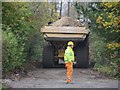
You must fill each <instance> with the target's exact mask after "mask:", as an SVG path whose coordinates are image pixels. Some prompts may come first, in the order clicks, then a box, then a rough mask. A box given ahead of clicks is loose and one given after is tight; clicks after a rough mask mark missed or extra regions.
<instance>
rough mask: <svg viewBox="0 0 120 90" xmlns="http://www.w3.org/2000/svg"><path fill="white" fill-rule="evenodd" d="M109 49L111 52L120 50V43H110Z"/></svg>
mask: <svg viewBox="0 0 120 90" xmlns="http://www.w3.org/2000/svg"><path fill="white" fill-rule="evenodd" d="M107 48H108V49H110V50H115V49H120V43H117V42H115V43H114V42H112V43H108V44H107Z"/></svg>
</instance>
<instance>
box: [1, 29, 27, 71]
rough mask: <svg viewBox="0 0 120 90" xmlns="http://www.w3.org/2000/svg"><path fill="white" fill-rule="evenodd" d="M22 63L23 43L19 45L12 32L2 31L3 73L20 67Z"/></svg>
mask: <svg viewBox="0 0 120 90" xmlns="http://www.w3.org/2000/svg"><path fill="white" fill-rule="evenodd" d="M24 61H25V53H24V43H22V44H19V42H18V39H17V38H16V37H15V35H14V34H13V33H12V32H6V31H3V63H2V64H3V72H8V71H10V70H13V69H15V68H17V67H19V66H21V65H22V64H23V62H24Z"/></svg>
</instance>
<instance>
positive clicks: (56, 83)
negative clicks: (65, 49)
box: [6, 68, 118, 88]
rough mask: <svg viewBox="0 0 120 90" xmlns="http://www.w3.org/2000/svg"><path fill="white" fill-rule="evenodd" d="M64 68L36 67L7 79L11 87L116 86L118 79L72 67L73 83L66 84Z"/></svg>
mask: <svg viewBox="0 0 120 90" xmlns="http://www.w3.org/2000/svg"><path fill="white" fill-rule="evenodd" d="M65 78H66V70H65V69H64V68H62V69H42V68H41V69H36V70H34V71H30V72H28V76H27V77H26V78H22V79H20V80H15V81H12V80H8V81H6V83H7V84H8V85H9V86H11V87H12V88H118V81H117V80H113V79H108V78H105V77H102V76H100V75H99V74H98V73H95V72H92V71H91V70H90V69H74V75H73V79H74V83H75V84H66V83H65Z"/></svg>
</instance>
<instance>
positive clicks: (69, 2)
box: [68, 2, 70, 17]
mask: <svg viewBox="0 0 120 90" xmlns="http://www.w3.org/2000/svg"><path fill="white" fill-rule="evenodd" d="M69 16H70V2H68V17H69Z"/></svg>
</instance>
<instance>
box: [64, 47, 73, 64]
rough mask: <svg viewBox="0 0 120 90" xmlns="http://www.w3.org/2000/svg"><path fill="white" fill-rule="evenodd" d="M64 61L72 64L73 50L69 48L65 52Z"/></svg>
mask: <svg viewBox="0 0 120 90" xmlns="http://www.w3.org/2000/svg"><path fill="white" fill-rule="evenodd" d="M64 61H65V62H74V52H73V49H72V48H71V47H69V46H68V47H67V49H66V50H65V54H64Z"/></svg>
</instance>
